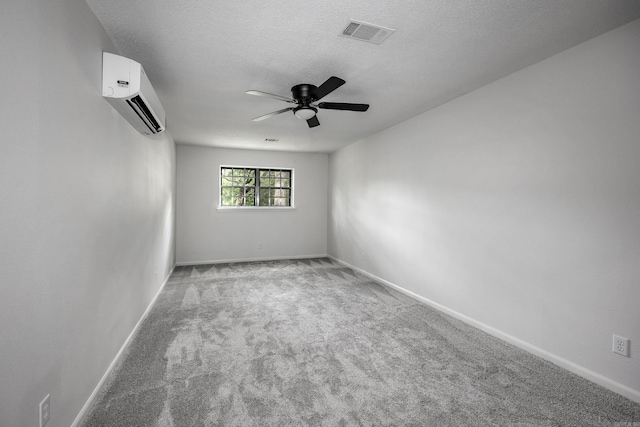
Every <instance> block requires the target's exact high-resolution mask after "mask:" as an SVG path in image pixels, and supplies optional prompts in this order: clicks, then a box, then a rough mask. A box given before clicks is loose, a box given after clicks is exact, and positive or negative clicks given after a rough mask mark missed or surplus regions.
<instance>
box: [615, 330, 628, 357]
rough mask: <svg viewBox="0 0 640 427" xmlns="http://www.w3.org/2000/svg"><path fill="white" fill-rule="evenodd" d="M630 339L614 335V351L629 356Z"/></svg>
mask: <svg viewBox="0 0 640 427" xmlns="http://www.w3.org/2000/svg"><path fill="white" fill-rule="evenodd" d="M629 344H630V342H629V339H628V338H624V337H619V336H617V335H614V336H613V352H614V353H618V354H621V355H623V356H625V357H629Z"/></svg>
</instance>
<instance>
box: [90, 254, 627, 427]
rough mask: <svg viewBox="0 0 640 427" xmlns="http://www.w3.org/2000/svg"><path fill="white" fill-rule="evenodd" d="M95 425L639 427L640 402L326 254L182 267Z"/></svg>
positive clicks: (111, 383)
mask: <svg viewBox="0 0 640 427" xmlns="http://www.w3.org/2000/svg"><path fill="white" fill-rule="evenodd" d="M83 425H84V426H85V427H90V426H128V427H131V426H163V427H164V426H175V427H182V426H306V425H309V426H615V425H617V426H632V425H637V426H640V405H638V404H636V403H634V402H632V401H630V400H628V399H626V398H624V397H622V396H620V395H617V394H615V393H612V392H610V391H608V390H606V389H604V388H602V387H600V386H598V385H595V384H593V383H591V382H589V381H587V380H585V379H583V378H580V377H578V376H576V375H574V374H572V373H570V372H567V371H565V370H563V369H561V368H559V367H557V366H555V365H553V364H551V363H549V362H546V361H544V360H542V359H540V358H538V357H535V356H533V355H531V354H528V353H526V352H524V351H522V350H520V349H518V348H516V347H514V346H512V345H510V344H507V343H505V342H503V341H501V340H498V339H496V338H494V337H492V336H490V335H487V334H486V333H484V332H482V331H479V330H478V329H475V328H473V327H471V326H469V325H466V324H465V323H462V322H460V321H459V320H456V319H454V318H452V317H450V316H447V315H445V314H443V313H440V312H438V311H436V310H434V309H432V308H430V307H428V306H425V305H423V304H421V303H419V302H416V301H415V300H413V299H411V298H409V297H407V296H405V295H403V294H401V293H399V292H396V291H394V290H392V289H390V288H388V287H386V286H383V285H381V284H379V283H377V282H375V281H373V280H371V279H369V278H367V277H365V276H362V275H360V274H358V273H356V272H354V271H352V270H351V269H348V268H345V267H343V266H342V265H340V264H338V263H336V262H333V261H332V260H330V259H327V258H322V259H305V260H291V261H273V262H252V263H234V264H217V265H199V266H190V267H178V268H176V269H175V271H174V273H173V274H172V276H171V278H170V279H169V282H168V284H167V285H166V287H165V289H164V290H163V291H162V293H161V294H160V296H159V298H158V300H157V302H156V304H155V305H154V307H153V308H152V310H151V312H150V314H149V316H148V318H147V319H146V320H145V321H144V323H143V324H142V326H141V328H140V331H139V333H138V334H137V336H136V337H135V339H134V340H133V341H132V343H131V345H130V346H129V347H128V349H127V351H126V353H125V355H124V356H123V358H122V359H121V362H120V364H119V366H118V367H117V368H116V369H115V370H114V371H113V374H112V375H111V376H110V377H109V379H108V380H107V382H106V385H105V387H104V389H103V391H102V393H101V395H100V396H99V398H98V399H97V400H96V403H95V404H94V406H93V407H92V409H91V411H90V412H89V414H88V416H87V418H86V420H85V422H84V423H83Z"/></svg>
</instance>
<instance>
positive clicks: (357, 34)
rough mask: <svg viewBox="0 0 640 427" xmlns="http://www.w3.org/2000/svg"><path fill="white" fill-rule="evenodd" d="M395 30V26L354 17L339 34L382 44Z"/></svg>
mask: <svg viewBox="0 0 640 427" xmlns="http://www.w3.org/2000/svg"><path fill="white" fill-rule="evenodd" d="M394 31H395V30H394V29H393V28H387V27H382V26H380V25H374V24H369V23H367V22H362V21H354V20H353V19H352V20H351V21H349V24H348V25H347V26H346V27H345V29H344V30H343V31H342V33H341V34H339V35H340V36H341V37H348V38H350V39H356V40H361V41H364V42H369V43H375V44H380V43H382V42H383V41H384V40H386V39H387V38H388V37H389V36H390V35H391V34H393V32H394Z"/></svg>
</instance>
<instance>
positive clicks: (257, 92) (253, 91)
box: [246, 90, 296, 104]
mask: <svg viewBox="0 0 640 427" xmlns="http://www.w3.org/2000/svg"><path fill="white" fill-rule="evenodd" d="M246 93H247V94H249V95H255V96H266V97H267V98H273V99H277V100H280V101H284V102H291V103H292V104H295V103H296V101H294V100H293V99H291V98H287V97H286V96H280V95H274V94H272V93H267V92H260V91H259V90H248V91H247V92H246Z"/></svg>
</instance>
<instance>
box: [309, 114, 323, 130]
mask: <svg viewBox="0 0 640 427" xmlns="http://www.w3.org/2000/svg"><path fill="white" fill-rule="evenodd" d="M307 124H308V125H309V127H310V128H314V127H316V126H320V121H319V120H318V116H313V117H311V118H310V119H309V120H307Z"/></svg>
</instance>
